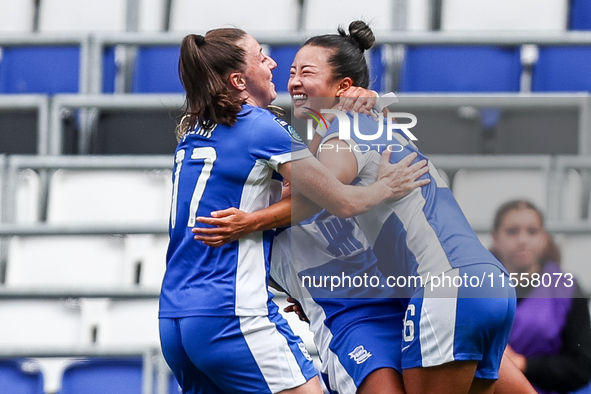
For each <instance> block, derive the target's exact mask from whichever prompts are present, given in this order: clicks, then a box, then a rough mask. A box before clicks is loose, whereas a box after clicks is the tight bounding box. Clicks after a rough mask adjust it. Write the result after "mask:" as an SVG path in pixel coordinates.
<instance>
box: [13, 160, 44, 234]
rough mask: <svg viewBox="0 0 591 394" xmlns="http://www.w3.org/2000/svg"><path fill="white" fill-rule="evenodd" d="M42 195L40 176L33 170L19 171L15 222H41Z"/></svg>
mask: <svg viewBox="0 0 591 394" xmlns="http://www.w3.org/2000/svg"><path fill="white" fill-rule="evenodd" d="M40 195H41V185H40V179H39V174H37V173H36V172H35V171H33V170H31V169H23V170H21V171H19V173H18V181H17V189H16V201H15V203H16V210H15V212H16V217H15V221H16V222H17V223H35V222H38V221H39V219H40V218H41V215H40V214H41V207H40Z"/></svg>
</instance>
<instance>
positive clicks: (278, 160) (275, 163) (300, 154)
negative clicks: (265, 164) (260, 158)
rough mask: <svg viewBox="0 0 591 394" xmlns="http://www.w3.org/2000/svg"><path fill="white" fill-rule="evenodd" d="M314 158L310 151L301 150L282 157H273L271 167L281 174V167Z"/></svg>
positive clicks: (270, 160)
mask: <svg viewBox="0 0 591 394" xmlns="http://www.w3.org/2000/svg"><path fill="white" fill-rule="evenodd" d="M308 156H312V152H310V151H309V150H308V149H300V150H297V151H295V152H288V153H283V154H281V155H275V156H271V158H269V165H270V166H271V167H272V168H273V169H274V170H275V171H277V172H279V165H280V164H283V163H287V162H290V161H295V160H300V159H305V158H306V157H308Z"/></svg>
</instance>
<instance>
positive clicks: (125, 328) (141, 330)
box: [97, 299, 160, 346]
mask: <svg viewBox="0 0 591 394" xmlns="http://www.w3.org/2000/svg"><path fill="white" fill-rule="evenodd" d="M159 342H160V340H159V334H158V300H157V299H149V300H131V301H127V300H117V301H116V300H109V301H108V302H107V303H106V308H105V310H104V314H103V315H102V316H101V319H100V320H99V325H98V335H97V344H99V345H107V346H134V345H137V346H158V344H159Z"/></svg>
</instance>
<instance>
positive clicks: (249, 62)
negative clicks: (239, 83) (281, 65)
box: [236, 34, 277, 108]
mask: <svg viewBox="0 0 591 394" xmlns="http://www.w3.org/2000/svg"><path fill="white" fill-rule="evenodd" d="M236 44H237V45H238V46H240V47H241V48H242V49H244V50H245V52H246V53H245V55H244V62H245V65H246V66H245V70H244V73H242V78H244V81H243V82H244V86H245V90H244V91H243V95H244V98H246V102H247V103H248V104H251V105H254V106H257V107H263V108H266V107H267V106H268V105H269V104H271V102H272V101H273V100H275V98H277V92H276V91H275V84H274V83H273V82H271V80H272V79H273V74H272V72H271V71H272V70H273V69H274V68H275V67H277V63H276V62H275V61H274V60H273V59H272V58H270V57H269V56H267V55H265V54H264V53H263V49H262V48H261V45H260V44H259V43H258V41H257V40H255V39H254V37H253V36H251V35H249V34H247V35H246V36H244V38H242V39H241V40H239V41H238V42H237V43H236Z"/></svg>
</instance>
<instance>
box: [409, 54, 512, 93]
mask: <svg viewBox="0 0 591 394" xmlns="http://www.w3.org/2000/svg"><path fill="white" fill-rule="evenodd" d="M520 77H521V61H520V51H519V48H518V47H508V48H507V47H492V46H491V47H489V46H409V47H408V48H407V51H406V58H405V60H404V64H403V67H402V75H401V81H400V91H403V92H517V91H519V82H520Z"/></svg>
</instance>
